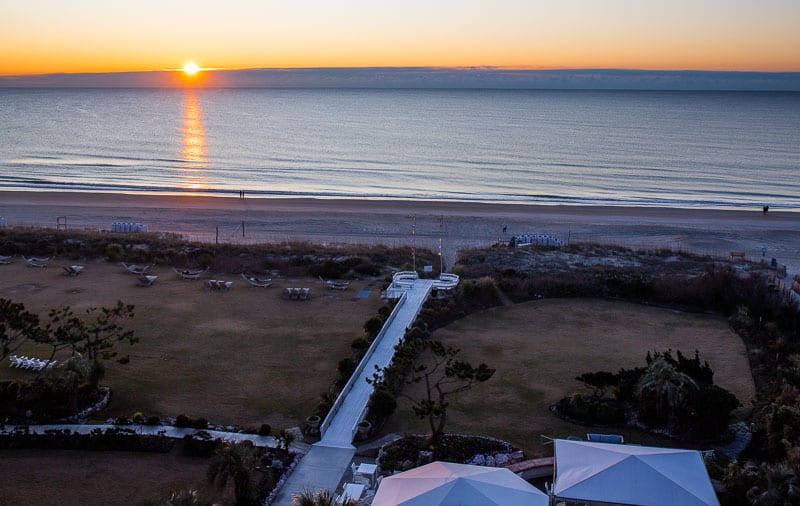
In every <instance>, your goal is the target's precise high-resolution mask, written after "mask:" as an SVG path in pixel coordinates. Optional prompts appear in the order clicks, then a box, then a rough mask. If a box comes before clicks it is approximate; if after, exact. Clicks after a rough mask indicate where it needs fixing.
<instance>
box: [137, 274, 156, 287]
mask: <svg viewBox="0 0 800 506" xmlns="http://www.w3.org/2000/svg"><path fill="white" fill-rule="evenodd" d="M157 279H158V276H148V275H147V274H142V275H141V276H139V286H153V283H155V282H156V280H157Z"/></svg>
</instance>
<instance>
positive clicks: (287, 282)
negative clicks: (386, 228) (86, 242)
mask: <svg viewBox="0 0 800 506" xmlns="http://www.w3.org/2000/svg"><path fill="white" fill-rule="evenodd" d="M70 263H74V262H68V261H66V260H65V261H63V262H59V261H56V262H52V263H51V266H50V267H48V268H46V269H34V268H29V267H27V266H26V265H25V264H24V263H23V262H22V261H21V260H19V261H17V262H15V263H13V264H11V265H4V266H0V268H2V271H0V273H2V277H0V297H4V298H9V299H12V300H14V301H16V302H23V303H24V304H25V306H26V308H27V309H28V310H30V311H39V312H41V313H42V314H46V312H47V309H48V308H50V307H54V306H61V305H69V306H71V307H72V308H73V309H74V310H75V312H76V313H78V314H80V313H82V312H83V311H84V310H85V309H86V308H89V307H93V306H94V307H97V306H112V305H114V304H115V303H116V301H117V300H122V301H123V302H125V303H127V304H134V305H135V306H136V309H135V313H136V317H135V319H134V321H133V322H131V323H130V328H133V329H134V330H135V332H136V335H137V336H138V337H139V339H140V342H139V343H137V344H135V345H134V346H132V347H127V346H125V347H124V348H121V350H120V351H121V354H123V355H124V354H128V353H129V354H130V359H131V360H130V363H129V364H127V365H120V364H117V363H111V362H110V363H107V365H108V369H107V374H106V377H105V379H104V380H103V382H102V383H103V384H106V385H109V386H111V388H112V392H113V394H112V400H111V403H110V404H109V407H108V408H107V409H106V410H104V411H103V412H101V413H100V414H99V415H98V416H99V417H100V418H103V419H104V418H106V417H109V416H118V415H126V416H130V415H132V414H133V413H134V412H136V411H141V412H143V413H144V414H145V415H152V414H156V415H162V416H176V415H178V414H180V413H186V414H187V415H190V416H203V417H205V418H207V419H208V420H210V421H211V422H214V423H222V424H237V425H255V424H260V423H269V424H271V425H272V426H273V427H275V428H282V427H286V426H294V425H298V424H299V423H300V422H301V421H302V420H304V419H305V417H306V416H308V415H309V414H310V413H311V412H312V411H313V409H314V408H315V407H316V404H317V401H318V398H319V394H320V393H321V392H323V391H325V390H327V389H328V388H329V387H330V385H331V384H332V382H333V380H334V379H335V377H336V374H337V372H336V364H337V362H338V361H339V360H340V359H342V358H344V357H347V356H349V355H350V352H351V348H350V342H351V341H352V340H353V339H354V338H356V337H359V336H361V335H363V329H362V326H363V324H364V322H365V321H366V320H367V319H368V318H369V317H371V316H373V315H374V314H376V312H377V310H378V308H379V307H380V305H381V301H380V298H379V291H380V281H379V282H376V283H372V282H368V281H357V282H355V283H353V284H352V285H351V286H350V289H349V290H347V291H344V292H341V291H334V290H326V289H325V288H324V286H323V285H322V283H321V282H320V281H319V280H317V279H309V278H299V279H284V278H277V279H276V281H275V283H274V284H273V286H272V287H270V288H266V289H264V288H251V287H249V285H247V284H246V283H245V282H244V280H242V279H241V278H239V277H238V276H234V275H226V276H219V277H220V278H223V279H227V280H233V281H234V283H233V287H232V289H231V290H230V291H229V292H225V293H220V292H209V291H206V290H204V288H203V281H202V280H201V281H186V280H181V279H179V277H178V275H177V274H175V273H174V272H173V271H172V270H171V269H170V268H169V267H166V266H162V267H157V268H156V269H155V274H157V275H158V276H159V278H158V280H157V281H156V283H155V284H154V285H153V286H152V287H148V288H143V287H140V286H138V282H137V279H136V277H135V276H132V275H130V274H127V273H125V272H124V270H123V269H122V267H120V266H119V265H116V264H110V263H107V262H102V261H97V262H89V263H88V264H86V265H87V267H86V269H85V270H84V272H83V273H81V274H80V275H79V276H77V277H68V276H64V275H63V273H62V269H61V267H60V265H68V264H70ZM205 277H206V279H207V278H215V277H217V276H216V275H215V274H214V273H208V274H207V275H206V276H205ZM284 287H310V288H311V296H312V298H311V300H310V301H305V302H301V301H290V300H284V299H282V298H281V293H282V290H283V288H284ZM364 289H370V290H372V293H371V295H370V297H368V298H366V299H356V298H355V295H356V293H357V292H358V291H359V290H364ZM19 353H20V354H27V355H32V356H38V357H44V356H45V353H46V350H45V349H44V348H40V349H36V347H35V346H33V345H31V346H26V347H25V348H23V349H22V350H20V352H19ZM33 374H34V373H32V372H28V371H19V370H16V369H10V368H8V367H7V364H2V367H0V377H2V378H6V377H31V376H32V375H33Z"/></svg>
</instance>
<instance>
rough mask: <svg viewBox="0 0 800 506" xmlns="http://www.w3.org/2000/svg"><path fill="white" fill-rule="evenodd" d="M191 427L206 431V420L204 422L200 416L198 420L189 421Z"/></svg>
mask: <svg viewBox="0 0 800 506" xmlns="http://www.w3.org/2000/svg"><path fill="white" fill-rule="evenodd" d="M191 427H192V428H193V429H207V428H208V420H206V419H205V418H203V417H202V416H201V417H200V418H195V419H193V420H192V421H191Z"/></svg>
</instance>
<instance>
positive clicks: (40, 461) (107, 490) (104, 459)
mask: <svg viewBox="0 0 800 506" xmlns="http://www.w3.org/2000/svg"><path fill="white" fill-rule="evenodd" d="M178 448H179V446H178V445H176V446H175V448H173V450H172V451H171V452H170V453H168V454H163V453H127V452H79V451H71V450H53V451H41V450H3V452H2V458H0V505H6V504H8V505H12V504H13V505H15V506H25V505H31V506H33V505H36V506H46V505H54V506H55V505H63V504H85V505H88V504H97V505H101V504H130V505H134V504H141V503H142V502H144V501H147V500H156V499H161V498H166V497H168V496H169V494H170V492H172V491H174V490H181V489H184V488H194V489H199V490H203V491H207V492H208V493H210V494H212V496H213V495H214V491H213V490H209V489H207V488H206V486H205V481H204V480H205V473H206V469H208V462H209V461H208V459H202V458H196V457H184V456H181V455H180V451H179V449H178ZM229 487H230V485H229ZM221 498H223V499H225V500H226V502H224V503H222V504H232V503H233V493H232V491H230V490H228V491H226V492H225V493H224V494H222V495H221Z"/></svg>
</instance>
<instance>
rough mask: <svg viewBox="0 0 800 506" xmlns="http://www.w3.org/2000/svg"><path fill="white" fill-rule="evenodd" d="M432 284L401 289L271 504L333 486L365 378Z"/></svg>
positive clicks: (386, 356)
mask: <svg viewBox="0 0 800 506" xmlns="http://www.w3.org/2000/svg"><path fill="white" fill-rule="evenodd" d="M433 284H434V281H433V280H430V279H418V280H415V281H414V282H413V284H410V286H409V287H408V288H406V289H405V293H406V296H405V300H404V301H403V303H402V306H401V307H399V308H398V310H397V312H396V314H395V316H394V318H393V319H392V320H391V321H390V322H387V327H386V328H385V329H383V330H382V337H381V339H380V341H379V342H376V343H375V346H374V348H373V349H372V353H371V354H369V355H367V356H365V357H364V359H363V364H360V365H359V369H358V370H357V373H358V375H357V376H356V377H355V378H354V380H353V383H352V388H351V389H350V391H349V392H347V394H346V396H345V397H344V398H343V400H342V402H341V405H340V406H339V408H338V410H337V411H336V413H335V416H333V418H332V419H331V420H330V423H329V424H328V425H327V427H326V428H325V430H324V433H323V436H322V439H321V440H320V441H319V442H318V443H316V444H314V445H313V446H312V447H311V450H310V451H309V452H308V454H307V455H306V456H305V457H303V458H302V459H301V460H300V463H299V464H298V465H297V467H296V468H295V470H294V472H293V473H292V474H291V476H289V479H288V480H286V483H285V484H284V485H283V488H282V489H281V492H280V493H279V494H278V496H277V497H276V498H275V501H273V503H272V504H275V505H281V506H290V505H291V504H292V495H293V494H299V493H303V492H305V491H314V490H319V489H328V490H332V491H333V490H336V488H337V487H338V485H339V482H340V481H341V480H342V477H343V476H344V474H345V472H346V471H347V470H348V468H349V466H350V461H351V459H352V458H353V455H354V453H355V447H353V435H354V434H355V432H356V429H357V427H358V423H359V422H360V421H361V420H362V419H363V417H364V414H365V413H366V409H367V402H368V401H369V397H370V395H371V394H372V385H370V384H369V383H367V378H372V375H373V373H374V372H375V366H377V367H379V368H384V367H386V366H387V365H389V363H390V362H391V361H392V357H393V356H394V347H395V346H396V345H397V343H398V342H399V341H400V339H402V338H403V336H404V335H405V332H406V329H407V328H408V327H410V326H411V324H412V323H414V320H416V318H417V315H418V314H419V311H420V309H422V305H423V304H424V303H425V301H426V300H427V298H428V295H429V294H430V293H431V289H432V288H433ZM361 365H363V367H361Z"/></svg>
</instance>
